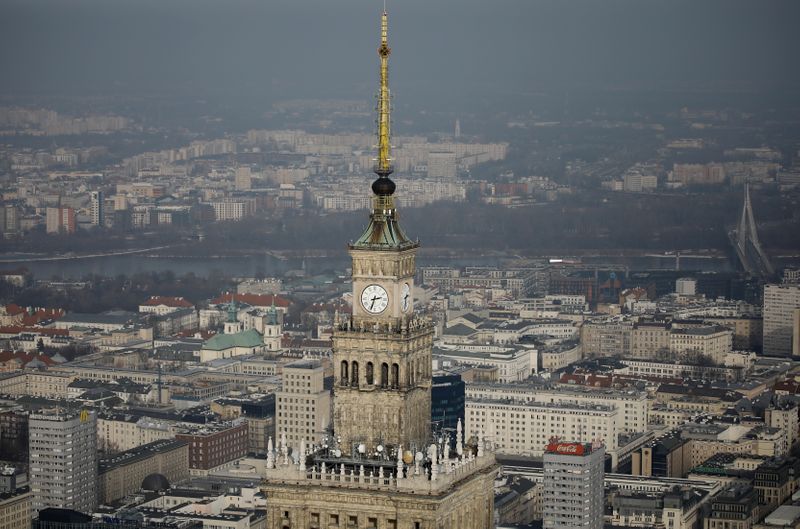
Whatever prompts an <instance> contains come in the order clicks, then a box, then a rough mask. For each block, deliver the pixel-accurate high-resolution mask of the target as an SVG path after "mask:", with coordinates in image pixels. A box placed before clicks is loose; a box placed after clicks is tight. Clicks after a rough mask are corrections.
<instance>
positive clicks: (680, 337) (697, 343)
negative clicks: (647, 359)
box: [669, 325, 733, 365]
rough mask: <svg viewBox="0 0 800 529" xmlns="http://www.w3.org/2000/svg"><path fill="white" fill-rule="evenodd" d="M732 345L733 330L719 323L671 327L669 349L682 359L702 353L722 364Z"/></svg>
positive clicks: (717, 363) (689, 358)
mask: <svg viewBox="0 0 800 529" xmlns="http://www.w3.org/2000/svg"><path fill="white" fill-rule="evenodd" d="M732 347H733V331H732V330H730V329H728V328H727V327H721V326H719V325H708V326H704V327H687V328H683V329H672V332H671V333H670V337H669V348H670V351H671V352H672V353H673V354H677V355H680V356H681V357H682V359H683V360H687V359H688V360H691V359H692V358H693V356H695V355H702V356H704V357H706V358H709V359H710V360H711V361H712V362H714V364H716V365H723V364H724V363H725V357H726V355H727V354H728V353H729V352H730V351H731V348H732Z"/></svg>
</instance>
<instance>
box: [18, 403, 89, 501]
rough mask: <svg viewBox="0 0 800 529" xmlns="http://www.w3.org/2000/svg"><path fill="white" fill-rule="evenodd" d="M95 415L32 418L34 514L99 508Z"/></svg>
mask: <svg viewBox="0 0 800 529" xmlns="http://www.w3.org/2000/svg"><path fill="white" fill-rule="evenodd" d="M96 422H97V421H96V417H95V414H94V413H93V412H91V413H90V412H88V411H86V410H83V411H81V412H79V413H73V412H66V411H63V410H53V411H51V412H48V413H45V412H42V413H34V414H31V416H30V419H29V421H28V427H29V439H30V470H29V471H30V485H31V493H32V495H33V501H32V511H33V512H36V513H38V512H39V511H41V510H42V509H45V508H48V507H56V508H61V509H75V510H77V511H81V512H91V511H92V510H93V509H94V508H95V507H96V506H97V424H96Z"/></svg>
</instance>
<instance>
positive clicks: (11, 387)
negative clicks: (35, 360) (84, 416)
mask: <svg viewBox="0 0 800 529" xmlns="http://www.w3.org/2000/svg"><path fill="white" fill-rule="evenodd" d="M74 379H75V377H74V376H71V375H67V374H63V373H55V372H51V371H26V372H16V373H12V374H9V375H7V376H4V377H2V378H0V392H1V393H5V394H7V395H30V396H32V397H46V398H54V399H59V398H67V387H68V386H69V384H70V383H71V382H72V381H73V380H74Z"/></svg>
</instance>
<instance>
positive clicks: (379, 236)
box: [350, 8, 418, 250]
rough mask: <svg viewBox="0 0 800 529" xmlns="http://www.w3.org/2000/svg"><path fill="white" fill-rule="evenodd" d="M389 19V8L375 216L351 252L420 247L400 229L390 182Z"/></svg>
mask: <svg viewBox="0 0 800 529" xmlns="http://www.w3.org/2000/svg"><path fill="white" fill-rule="evenodd" d="M388 33H389V18H388V16H387V14H386V8H384V10H383V15H381V45H380V47H379V48H378V56H379V57H380V58H381V86H380V92H379V93H378V160H377V163H376V164H375V174H376V175H378V178H377V179H376V180H375V181H374V182H372V192H373V193H375V196H374V197H373V198H372V213H371V214H370V216H369V219H370V222H369V226H367V229H366V230H364V233H362V234H361V237H359V238H358V239H357V240H356V241H355V242H354V243H351V244H350V247H351V248H369V249H372V250H390V249H391V250H397V249H405V248H415V247H416V246H417V245H418V243H416V242H412V241H411V240H409V239H408V237H406V235H405V234H404V233H403V230H402V229H400V224H399V223H398V222H397V211H396V210H395V207H394V197H393V196H392V195H393V194H394V191H395V187H396V186H395V183H394V182H392V179H391V178H389V175H390V174H392V171H393V168H392V164H391V157H390V150H391V147H390V145H389V114H390V106H389V55H390V54H391V53H392V50H391V49H389V44H388Z"/></svg>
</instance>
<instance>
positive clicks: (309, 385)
mask: <svg viewBox="0 0 800 529" xmlns="http://www.w3.org/2000/svg"><path fill="white" fill-rule="evenodd" d="M282 379H283V386H282V387H281V389H280V391H278V392H276V394H275V398H276V403H275V415H276V418H275V419H276V424H275V428H276V430H275V431H277V432H285V433H286V441H287V442H288V443H289V444H290V445H291V446H299V445H300V441H301V440H303V439H305V440H307V441H308V442H310V443H314V444H316V443H319V442H320V441H321V440H322V437H323V435H324V434H325V432H326V431H327V430H328V427H329V426H330V422H331V393H330V390H329V389H325V368H324V367H323V366H322V363H321V362H320V361H319V360H314V359H308V360H306V359H303V360H296V361H294V362H291V363H289V364H286V365H285V366H283V374H282Z"/></svg>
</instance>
